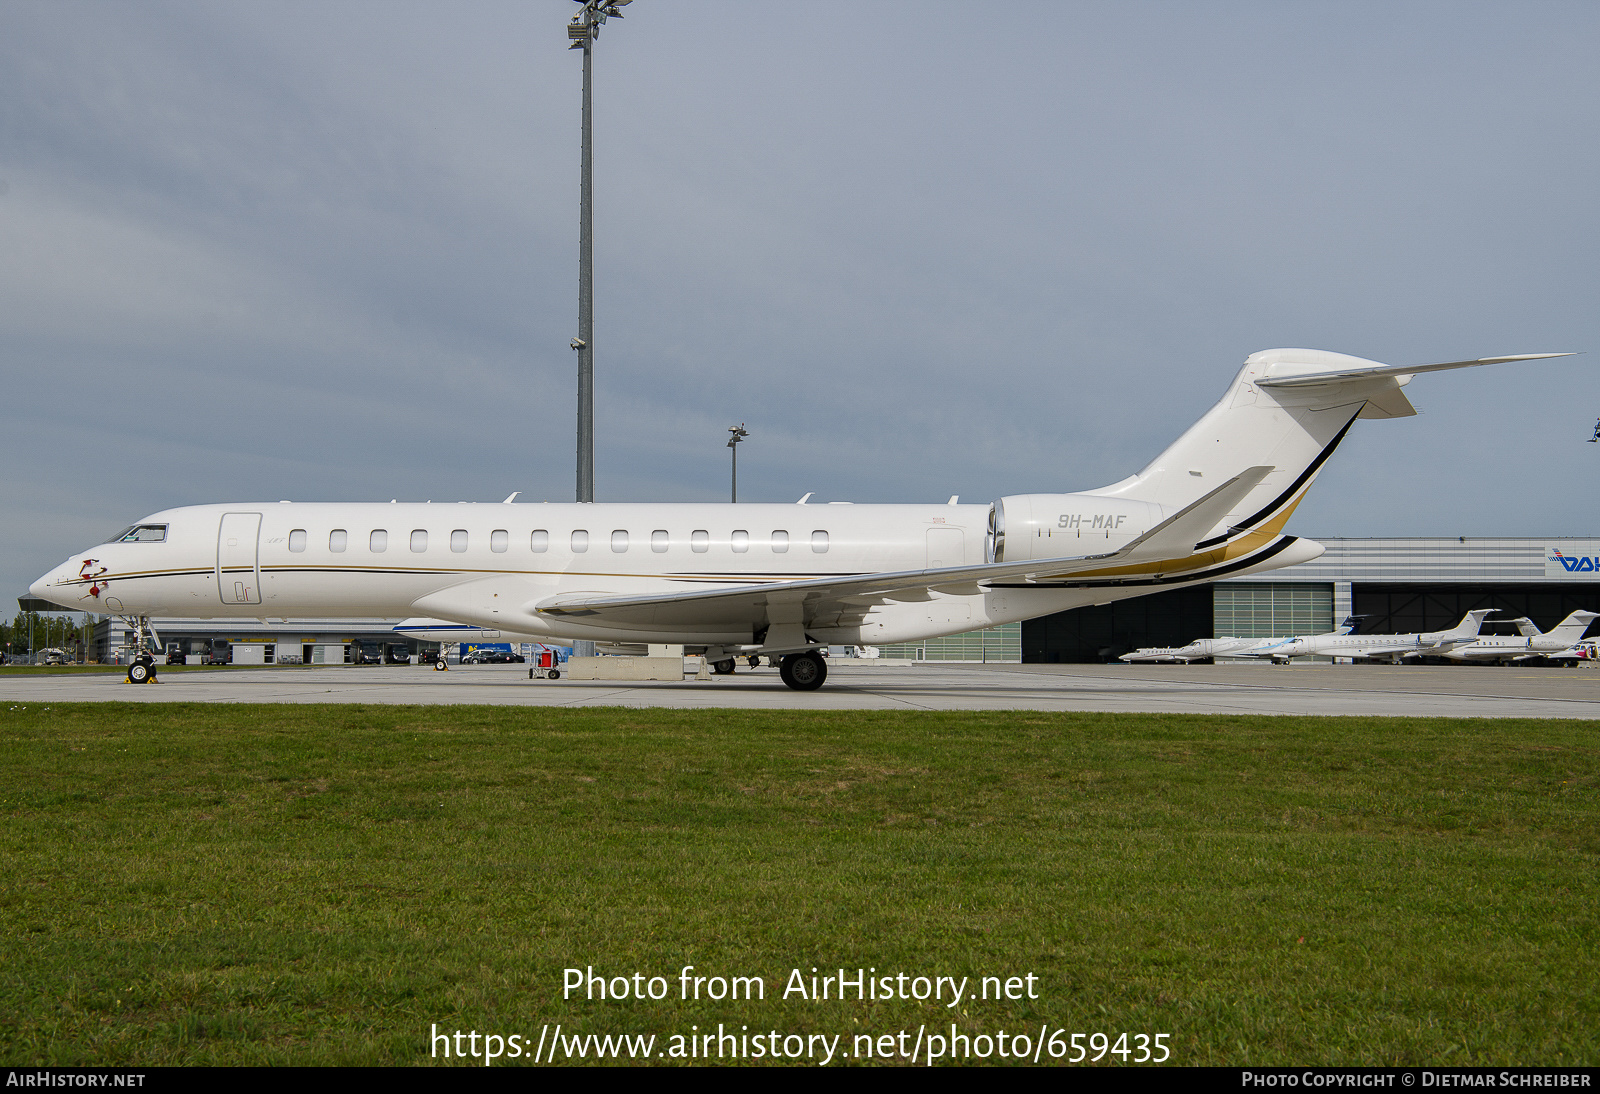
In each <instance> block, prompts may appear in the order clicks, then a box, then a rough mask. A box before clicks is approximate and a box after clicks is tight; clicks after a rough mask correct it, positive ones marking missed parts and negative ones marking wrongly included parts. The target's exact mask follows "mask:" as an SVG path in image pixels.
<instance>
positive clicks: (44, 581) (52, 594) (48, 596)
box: [28, 562, 72, 607]
mask: <svg viewBox="0 0 1600 1094" xmlns="http://www.w3.org/2000/svg"><path fill="white" fill-rule="evenodd" d="M71 572H72V563H70V562H63V563H62V564H61V565H60V566H57V567H56V568H55V569H53V570H51V571H50V572H49V573H47V574H45V575H44V576H43V577H41V578H40V579H39V580H38V581H35V582H34V583H33V584H32V585H29V586H28V595H30V596H35V597H38V598H39V599H40V600H48V601H49V602H50V603H52V604H61V605H62V606H63V607H71V606H72V605H71V603H70V602H68V601H64V600H63V599H62V597H63V596H64V595H65V590H63V589H59V588H56V587H55V586H56V585H57V584H58V583H59V582H60V581H61V580H62V579H63V578H65V577H66V576H67V575H69V574H70V573H71Z"/></svg>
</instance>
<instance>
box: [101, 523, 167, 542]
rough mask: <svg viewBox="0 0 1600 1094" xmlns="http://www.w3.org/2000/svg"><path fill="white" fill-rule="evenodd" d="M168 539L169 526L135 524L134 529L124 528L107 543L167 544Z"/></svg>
mask: <svg viewBox="0 0 1600 1094" xmlns="http://www.w3.org/2000/svg"><path fill="white" fill-rule="evenodd" d="M166 539H167V526H166V525H165V524H135V525H134V526H133V527H132V528H124V529H123V530H122V531H120V532H118V533H117V534H116V535H114V536H112V537H111V538H110V539H108V540H106V542H107V543H165V542H166Z"/></svg>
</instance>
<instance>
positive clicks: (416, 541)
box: [373, 528, 428, 555]
mask: <svg viewBox="0 0 1600 1094" xmlns="http://www.w3.org/2000/svg"><path fill="white" fill-rule="evenodd" d="M427 549H428V530H427V529H426V528H418V529H416V530H414V531H413V532H412V533H411V550H412V551H413V552H414V553H416V554H419V555H420V554H421V553H422V552H424V551H426V550H427ZM373 550H374V551H376V550H378V548H376V547H374V548H373Z"/></svg>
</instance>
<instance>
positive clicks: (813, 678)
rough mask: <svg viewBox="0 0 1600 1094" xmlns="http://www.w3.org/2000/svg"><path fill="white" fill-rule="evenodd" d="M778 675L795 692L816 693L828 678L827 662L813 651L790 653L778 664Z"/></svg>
mask: <svg viewBox="0 0 1600 1094" xmlns="http://www.w3.org/2000/svg"><path fill="white" fill-rule="evenodd" d="M778 675H779V676H781V677H782V678H783V682H784V683H785V684H788V685H789V686H790V687H792V688H794V690H796V691H816V690H817V689H818V688H820V687H821V686H822V682H823V681H824V680H826V679H827V678H828V662H827V661H826V660H824V659H823V657H822V655H821V654H820V653H817V652H816V651H815V650H809V651H807V652H805V653H791V654H789V655H788V656H787V657H785V658H784V659H783V660H781V661H779V662H778Z"/></svg>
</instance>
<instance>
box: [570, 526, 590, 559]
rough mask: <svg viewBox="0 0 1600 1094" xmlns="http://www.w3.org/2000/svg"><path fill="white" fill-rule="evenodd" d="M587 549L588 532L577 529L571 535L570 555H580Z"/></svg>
mask: <svg viewBox="0 0 1600 1094" xmlns="http://www.w3.org/2000/svg"><path fill="white" fill-rule="evenodd" d="M588 549H589V530H588V529H587V528H579V529H577V530H576V531H574V532H573V533H572V553H573V554H575V555H581V554H583V552H585V551H587V550H588Z"/></svg>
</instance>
